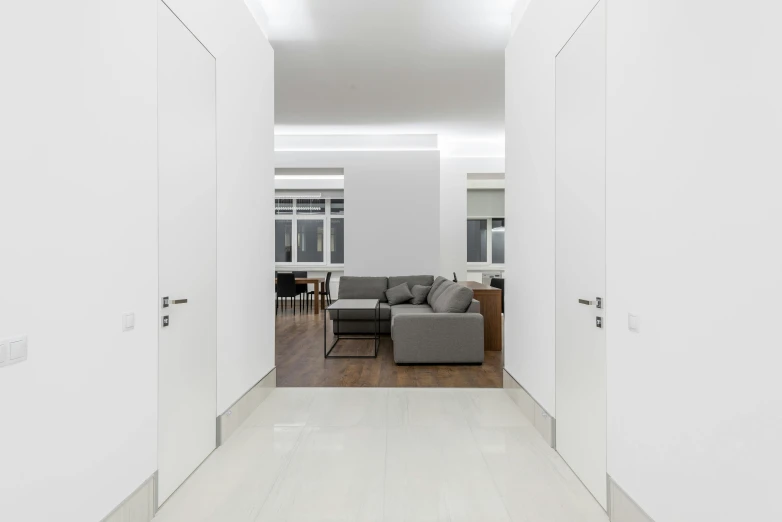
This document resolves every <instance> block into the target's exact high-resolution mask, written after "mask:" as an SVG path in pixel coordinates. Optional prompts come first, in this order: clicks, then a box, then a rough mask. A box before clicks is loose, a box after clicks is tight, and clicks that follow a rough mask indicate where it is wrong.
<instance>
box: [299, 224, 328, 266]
mask: <svg viewBox="0 0 782 522" xmlns="http://www.w3.org/2000/svg"><path fill="white" fill-rule="evenodd" d="M296 261H297V262H298V263H322V262H323V220H321V219H300V220H299V221H298V223H297V236H296Z"/></svg>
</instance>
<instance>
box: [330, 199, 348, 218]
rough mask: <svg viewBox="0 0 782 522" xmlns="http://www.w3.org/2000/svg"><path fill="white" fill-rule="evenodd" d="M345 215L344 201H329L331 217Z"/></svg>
mask: <svg viewBox="0 0 782 522" xmlns="http://www.w3.org/2000/svg"><path fill="white" fill-rule="evenodd" d="M344 213H345V200H344V199H332V200H331V215H332V216H336V215H340V216H341V215H343V214H344Z"/></svg>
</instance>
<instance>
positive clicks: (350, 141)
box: [274, 134, 437, 152]
mask: <svg viewBox="0 0 782 522" xmlns="http://www.w3.org/2000/svg"><path fill="white" fill-rule="evenodd" d="M274 150H275V151H276V152H293V151H362V150H437V136H436V135H434V134H406V135H388V134H384V135H379V134H364V135H336V134H332V135H317V136H312V135H276V136H274Z"/></svg>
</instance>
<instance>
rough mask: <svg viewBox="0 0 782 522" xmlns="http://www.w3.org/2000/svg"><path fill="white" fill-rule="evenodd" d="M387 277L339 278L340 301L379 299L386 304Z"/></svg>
mask: <svg viewBox="0 0 782 522" xmlns="http://www.w3.org/2000/svg"><path fill="white" fill-rule="evenodd" d="M386 290H388V278H387V277H356V276H342V277H340V278H339V295H338V296H337V297H338V298H339V299H378V300H379V301H380V302H381V303H386V302H388V300H387V299H386Z"/></svg>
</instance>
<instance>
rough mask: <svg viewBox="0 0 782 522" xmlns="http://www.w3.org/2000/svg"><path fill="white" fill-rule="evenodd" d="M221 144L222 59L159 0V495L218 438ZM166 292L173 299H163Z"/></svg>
mask: <svg viewBox="0 0 782 522" xmlns="http://www.w3.org/2000/svg"><path fill="white" fill-rule="evenodd" d="M215 149H216V142H215V59H214V57H213V56H212V55H211V54H210V53H209V52H208V51H207V50H206V48H204V46H203V45H201V43H200V42H199V41H198V40H197V39H196V38H195V37H194V36H193V34H192V33H191V32H190V31H188V29H187V27H185V26H184V25H183V24H182V22H181V21H180V20H179V19H178V18H177V17H176V16H175V15H174V14H173V13H172V12H171V11H170V10H169V9H168V7H166V5H165V4H163V3H162V2H160V3H159V4H158V190H159V198H158V205H159V210H158V212H159V214H158V215H159V232H158V248H159V281H158V285H159V290H160V297H161V301H160V316H161V318H160V319H161V322H160V334H159V344H158V365H159V369H158V502H159V504H162V503H163V502H164V501H165V500H166V499H167V498H168V497H169V496H170V495H171V493H173V492H174V491H175V490H176V489H177V488H178V487H179V486H180V485H181V484H182V482H184V480H185V479H186V478H187V477H188V476H189V475H190V474H191V473H192V472H193V471H194V470H195V469H196V468H197V467H198V465H199V464H200V463H201V462H202V461H203V460H204V459H205V458H206V457H207V455H209V453H210V452H211V451H212V450H213V449H214V448H215V440H216V409H217V405H216V400H217V397H216V395H217V386H216V384H217V376H216V372H217V363H216V360H215V358H216V355H217V352H216V324H215V323H216V299H217V290H216V273H215V270H216V265H217V260H216V247H217V245H216V241H217V232H216V224H215V220H216V202H215V198H216V150H215ZM163 297H168V298H169V301H170V304H169V306H168V307H166V308H164V307H163V303H162V298H163ZM185 299H186V300H187V302H181V301H183V300H185ZM177 301H180V302H179V303H177ZM164 318H167V319H168V323H167V325H166V326H164V325H165V323H164Z"/></svg>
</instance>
